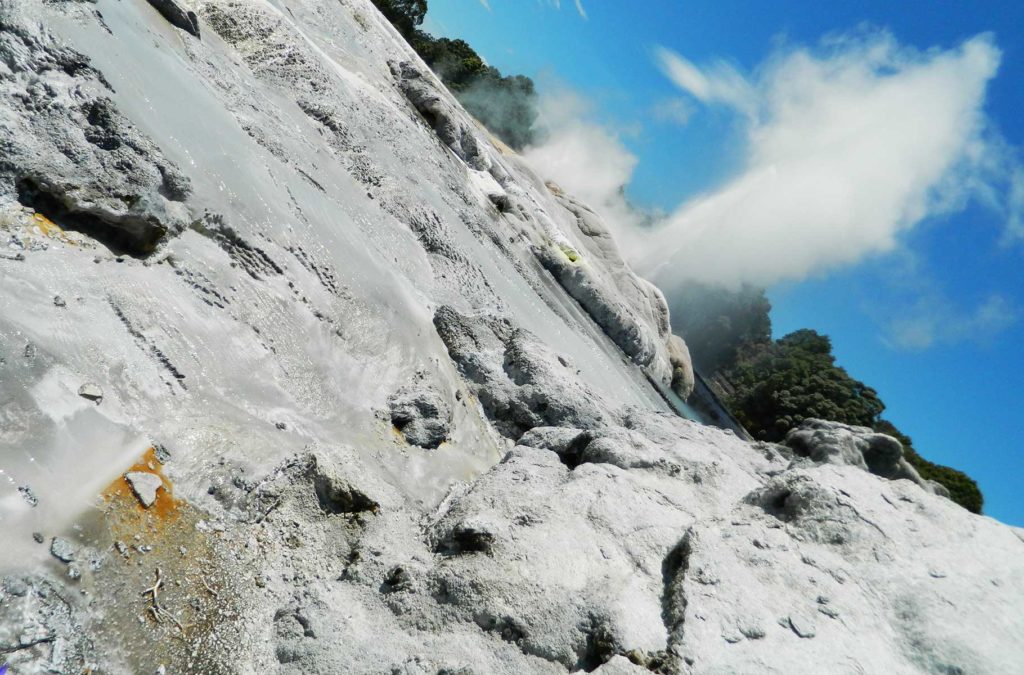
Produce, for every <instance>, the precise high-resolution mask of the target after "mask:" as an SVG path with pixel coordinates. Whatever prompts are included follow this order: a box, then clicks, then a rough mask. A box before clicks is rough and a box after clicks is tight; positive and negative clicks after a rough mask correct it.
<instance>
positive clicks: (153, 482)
mask: <svg viewBox="0 0 1024 675" xmlns="http://www.w3.org/2000/svg"><path fill="white" fill-rule="evenodd" d="M124 479H125V480H126V481H128V485H130V486H131V488H132V492H134V493H135V496H136V497H137V498H138V500H139V502H140V503H141V504H142V505H143V506H144V507H146V508H147V509H148V508H149V507H150V506H152V505H153V504H154V502H156V491H157V490H159V489H160V488H162V487H163V486H164V484H163V481H162V480H160V476H157V475H156V474H154V473H147V472H145V471H129V472H128V473H126V474H125V475H124Z"/></svg>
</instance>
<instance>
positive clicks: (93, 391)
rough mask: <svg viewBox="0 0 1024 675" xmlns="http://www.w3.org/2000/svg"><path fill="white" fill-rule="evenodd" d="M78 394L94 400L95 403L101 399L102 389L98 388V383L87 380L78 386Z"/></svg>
mask: <svg viewBox="0 0 1024 675" xmlns="http://www.w3.org/2000/svg"><path fill="white" fill-rule="evenodd" d="M78 395H79V396H81V397H82V398H86V399H89V400H90V401H96V403H97V405H98V404H99V403H100V401H102V400H103V390H102V389H100V388H99V385H95V384H92V383H88V382H87V383H86V384H83V385H82V386H81V387H79V388H78Z"/></svg>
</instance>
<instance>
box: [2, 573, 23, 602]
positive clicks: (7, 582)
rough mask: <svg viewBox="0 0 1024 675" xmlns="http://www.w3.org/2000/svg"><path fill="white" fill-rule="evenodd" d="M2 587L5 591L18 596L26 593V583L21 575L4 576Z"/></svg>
mask: <svg viewBox="0 0 1024 675" xmlns="http://www.w3.org/2000/svg"><path fill="white" fill-rule="evenodd" d="M3 588H4V592H5V593H9V594H11V595H14V596H16V597H19V598H20V597H24V596H25V595H27V594H28V584H26V583H25V580H24V579H22V578H21V577H14V576H10V577H4V582H3Z"/></svg>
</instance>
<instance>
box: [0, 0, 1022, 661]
mask: <svg viewBox="0 0 1024 675" xmlns="http://www.w3.org/2000/svg"><path fill="white" fill-rule="evenodd" d="M499 147H500V146H499V145H498V144H495V143H492V142H491V141H490V140H489V138H488V136H487V134H486V132H485V131H484V130H482V129H480V128H479V127H478V126H477V125H475V124H474V123H473V121H472V120H471V119H470V118H469V117H468V116H467V115H466V114H465V113H464V112H463V111H462V110H461V108H460V107H459V106H458V104H457V103H456V102H455V101H454V99H452V98H451V97H450V96H449V95H448V94H447V93H446V92H445V91H444V90H443V88H441V87H440V86H439V84H438V82H437V81H436V79H435V78H434V77H433V76H432V75H431V74H430V73H429V71H428V70H427V69H426V68H425V67H424V66H423V64H422V63H421V62H419V61H418V59H417V58H416V56H415V55H414V54H413V53H412V52H411V51H410V50H409V49H408V48H407V46H406V45H405V44H404V43H403V42H402V41H401V39H400V38H399V37H398V36H397V34H396V33H395V32H394V31H393V29H392V28H391V27H390V25H388V24H387V22H386V21H384V20H383V18H382V17H380V16H379V15H378V14H377V13H376V11H375V10H374V9H373V7H372V5H371V4H370V2H369V0H340V1H332V2H328V1H326V0H321V1H315V0H287V1H286V0H247V1H239V0H207V1H203V0H192V1H189V0H178V1H177V2H172V1H171V0H159V1H157V0H152V1H151V2H147V1H146V0H97V1H96V2H76V1H72V0H65V1H60V0H45V1H44V0H0V237H2V243H3V247H2V249H0V469H2V473H0V530H2V532H3V536H4V548H3V551H2V552H0V572H2V573H3V574H4V575H5V576H4V577H3V583H2V587H0V655H2V656H0V658H3V659H7V660H8V661H9V662H10V663H11V665H12V666H13V668H14V671H15V672H18V673H23V672H24V673H31V672H53V671H56V672H83V671H86V672H112V673H121V672H167V673H179V672H201V673H235V672H242V673H249V672H285V673H344V672H351V673H431V674H435V673H436V674H440V673H471V672H474V673H522V672H537V673H545V672H551V673H560V672H566V671H575V670H584V671H594V672H602V673H629V672H638V673H642V672H651V671H654V672H664V673H683V672H695V673H705V672H782V671H788V672H794V671H795V672H944V673H953V672H965V673H967V672H971V673H974V672H979V673H1002V672H1013V671H1014V670H1015V666H1016V665H1017V664H1019V663H1020V662H1021V661H1022V660H1024V612H1022V610H1021V607H1022V606H1024V564H1022V563H1021V562H1020V558H1021V555H1022V554H1024V538H1022V535H1021V533H1020V532H1019V531H1016V530H1013V529H1012V528H1009V527H1006V526H1003V525H1001V524H999V523H997V522H995V521H993V520H991V519H987V518H983V517H977V516H973V515H971V514H969V513H967V512H965V511H963V510H962V509H960V508H958V507H957V506H955V505H954V504H952V503H950V502H949V501H948V500H945V499H943V498H942V497H941V496H938V495H935V494H932V492H931V491H930V490H928V489H923V488H927V487H928V486H927V485H924V484H923V483H921V481H917V482H915V481H913V480H906V478H911V479H912V478H913V476H910V475H904V474H905V473H906V472H905V471H904V472H902V473H901V471H902V469H903V465H902V464H900V461H901V460H900V458H899V457H898V456H894V449H893V446H892V445H891V444H889V443H887V442H886V441H884V440H879V439H878V438H876V437H874V436H871V437H863V438H862V437H861V436H862V435H863V433H864V432H863V430H858V429H856V428H837V427H830V426H829V425H827V424H822V425H819V426H817V427H814V428H811V427H808V430H807V433H806V434H804V435H803V436H801V437H800V438H799V439H795V440H794V441H793V444H792V445H793V447H792V448H789V447H787V446H770V445H764V444H749V443H747V442H744V441H742V440H740V439H739V438H737V437H736V436H735V435H734V434H732V433H730V432H726V431H722V430H720V429H716V428H713V427H707V426H703V425H701V424H699V423H698V422H695V421H692V420H689V419H686V418H685V417H686V416H691V417H692V414H691V413H689V412H688V410H689V409H688V408H687V407H686V405H685V404H684V403H683V400H682V399H684V398H685V397H686V396H687V395H688V394H689V390H690V389H691V388H692V386H693V377H692V370H691V369H690V366H689V359H688V355H687V352H686V348H685V345H684V344H683V343H682V341H681V340H679V339H678V338H675V337H673V336H672V335H671V333H670V331H669V328H668V325H669V324H668V313H667V309H666V305H665V302H664V299H663V298H662V296H661V294H660V293H659V292H658V291H657V289H655V288H654V287H652V286H651V285H649V284H647V283H646V282H644V281H643V280H641V279H639V278H638V277H637V276H635V275H634V274H633V273H632V272H631V271H630V270H629V268H628V266H627V265H626V264H625V263H624V261H623V260H622V258H621V256H620V255H619V253H618V251H617V249H616V247H615V245H614V242H613V241H612V239H611V237H610V235H609V233H608V229H607V227H606V226H605V225H604V224H603V223H602V222H601V220H600V218H599V217H598V216H597V215H596V214H594V213H593V212H592V211H590V210H589V209H588V208H587V207H586V206H585V205H583V204H580V203H579V202H577V201H576V200H574V199H573V198H572V197H570V196H568V195H564V194H562V192H561V191H560V190H558V189H557V187H555V186H546V185H544V184H543V183H542V182H541V181H539V180H538V179H537V178H536V176H535V175H534V174H533V173H532V172H531V171H530V169H529V168H528V167H527V166H525V165H524V164H523V163H522V162H521V161H520V160H519V159H518V158H517V157H516V156H515V155H513V154H510V153H508V152H507V151H506V152H503V151H502V150H499ZM897 450H898V444H897ZM858 453H859V454H858ZM865 469H868V470H865ZM871 471H874V472H876V473H880V474H884V476H885V477H883V476H879V475H874V474H872V473H871ZM890 478H893V479H895V480H890Z"/></svg>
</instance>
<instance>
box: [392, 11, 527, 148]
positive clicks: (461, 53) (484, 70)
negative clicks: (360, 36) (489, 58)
mask: <svg viewBox="0 0 1024 675" xmlns="http://www.w3.org/2000/svg"><path fill="white" fill-rule="evenodd" d="M373 2H374V4H376V5H377V8H378V9H380V11H381V13H382V14H384V16H385V17H387V19H388V20H389V21H391V23H393V24H394V25H395V27H396V28H397V29H398V30H399V32H401V33H402V35H404V36H405V38H406V40H408V42H409V44H410V45H411V46H412V48H413V49H414V50H416V53H417V54H419V55H420V57H421V58H422V59H423V60H424V61H425V62H426V64H427V65H428V66H430V69H431V70H433V71H434V72H435V73H436V74H437V76H438V77H440V78H441V81H442V82H444V84H445V86H446V87H448V89H449V90H450V91H451V92H452V94H454V95H455V97H456V98H457V99H459V102H460V103H462V105H463V107H464V108H465V109H466V110H467V111H468V112H469V113H470V114H471V115H473V117H475V118H476V119H478V120H480V122H481V123H482V124H483V125H484V126H485V127H487V128H488V129H489V130H490V131H491V132H492V133H494V134H495V135H496V136H497V137H498V138H500V139H501V140H503V141H504V142H505V143H507V144H508V145H509V146H511V147H512V148H515V149H516V150H522V149H523V148H524V147H526V146H527V145H529V144H530V143H532V142H533V141H534V124H535V123H536V121H537V94H536V91H535V90H534V85H533V80H531V79H530V78H528V77H525V76H523V75H511V76H507V77H506V76H503V75H502V74H501V72H500V71H499V70H498V69H497V68H495V67H493V66H489V65H487V63H486V62H485V61H484V60H483V59H482V58H481V57H480V55H479V54H477V53H476V51H475V50H474V49H473V48H472V47H470V46H469V44H468V43H467V42H466V41H465V40H458V39H456V40H452V39H449V38H436V37H434V36H432V35H430V34H429V33H426V32H424V31H422V30H419V29H418V28H417V26H419V25H421V24H422V23H423V18H424V16H425V15H426V13H427V2H426V0H373Z"/></svg>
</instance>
